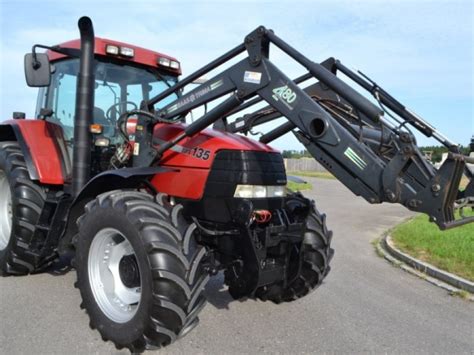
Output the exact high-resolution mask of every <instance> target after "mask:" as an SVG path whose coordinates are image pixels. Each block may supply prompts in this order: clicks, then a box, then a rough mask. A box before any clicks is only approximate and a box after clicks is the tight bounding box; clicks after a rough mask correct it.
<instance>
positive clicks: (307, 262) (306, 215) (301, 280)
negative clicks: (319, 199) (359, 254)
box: [256, 193, 334, 303]
mask: <svg viewBox="0 0 474 355" xmlns="http://www.w3.org/2000/svg"><path fill="white" fill-rule="evenodd" d="M285 210H286V213H287V214H288V216H289V217H290V218H291V219H292V220H293V221H295V222H301V223H302V228H301V231H300V233H301V237H302V240H303V241H302V243H301V244H300V245H294V246H293V249H292V252H291V257H290V258H289V262H288V267H287V275H288V282H287V283H286V284H283V283H277V284H273V285H269V286H264V287H261V288H259V289H258V290H257V292H256V295H257V297H258V298H260V299H261V300H263V301H266V300H269V301H273V302H275V303H280V302H291V301H294V300H297V299H299V298H302V297H304V296H306V295H307V294H309V293H310V292H311V291H313V290H315V289H316V288H317V287H318V286H320V285H321V284H322V282H323V280H324V278H325V277H326V276H327V274H328V273H329V271H330V270H331V267H330V266H329V263H330V261H331V259H332V257H333V255H334V249H332V248H331V239H332V232H331V231H329V230H328V228H327V226H326V215H324V214H321V213H319V211H318V210H317V209H316V206H315V203H314V201H310V200H308V199H306V198H304V197H303V195H301V194H300V193H294V194H292V195H290V196H288V199H287V202H286V206H285Z"/></svg>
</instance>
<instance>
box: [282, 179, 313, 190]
mask: <svg viewBox="0 0 474 355" xmlns="http://www.w3.org/2000/svg"><path fill="white" fill-rule="evenodd" d="M286 186H287V187H288V188H289V189H290V190H292V191H302V190H311V189H312V188H313V185H311V184H310V183H301V184H300V183H297V182H294V181H288V185H286Z"/></svg>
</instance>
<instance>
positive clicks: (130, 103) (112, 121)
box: [105, 101, 138, 125]
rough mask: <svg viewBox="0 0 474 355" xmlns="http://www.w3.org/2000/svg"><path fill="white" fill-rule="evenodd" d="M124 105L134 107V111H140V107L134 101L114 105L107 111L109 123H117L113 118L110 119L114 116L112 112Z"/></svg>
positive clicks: (106, 116) (106, 115) (106, 117)
mask: <svg viewBox="0 0 474 355" xmlns="http://www.w3.org/2000/svg"><path fill="white" fill-rule="evenodd" d="M123 104H126V105H132V106H133V109H134V110H136V109H138V105H137V104H136V103H135V102H133V101H121V102H117V103H116V104H113V105H112V106H110V107H109V109H108V110H107V112H106V113H105V119H106V120H107V121H109V123H110V124H111V125H115V121H114V119H113V118H112V117H110V115H111V114H112V110H113V109H114V108H115V107H116V106H119V105H123Z"/></svg>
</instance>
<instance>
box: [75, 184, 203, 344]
mask: <svg viewBox="0 0 474 355" xmlns="http://www.w3.org/2000/svg"><path fill="white" fill-rule="evenodd" d="M181 211H182V206H181V205H175V206H172V205H171V204H170V203H169V202H168V199H167V198H166V197H165V196H163V195H158V196H157V197H156V198H154V197H152V196H150V195H149V194H146V193H142V192H137V191H121V190H119V191H112V192H108V193H105V194H102V195H99V196H98V197H97V198H96V199H95V200H93V201H91V202H90V203H88V204H87V205H86V212H85V214H84V215H83V216H82V217H81V218H80V219H79V220H78V225H79V233H78V235H77V236H76V237H75V238H74V245H75V248H76V257H75V260H74V265H75V267H76V270H77V283H76V286H77V287H78V288H79V290H80V292H81V296H82V299H83V302H82V304H81V307H82V308H85V310H86V312H87V313H88V314H89V317H90V326H91V327H92V328H95V329H97V330H98V331H99V332H100V333H101V335H102V338H103V339H104V340H110V341H112V342H113V343H114V344H115V345H116V346H117V348H123V347H126V348H128V349H130V351H132V352H141V351H143V350H145V349H152V348H159V347H163V346H166V345H168V344H170V343H172V342H173V341H174V340H176V339H177V338H178V337H181V336H183V335H185V334H186V333H187V332H188V331H190V330H191V329H192V328H193V327H194V326H195V325H196V324H197V322H198V318H197V315H198V313H199V312H200V310H201V309H202V308H203V307H204V305H205V298H204V295H203V289H204V287H205V285H206V283H207V281H208V279H209V275H208V274H207V273H206V272H205V270H204V267H203V260H204V258H205V256H206V250H205V249H204V248H203V247H202V246H199V245H198V244H197V243H196V241H195V236H194V234H195V232H196V226H195V224H194V223H188V222H187V221H186V220H185V219H184V218H183V216H182V214H181Z"/></svg>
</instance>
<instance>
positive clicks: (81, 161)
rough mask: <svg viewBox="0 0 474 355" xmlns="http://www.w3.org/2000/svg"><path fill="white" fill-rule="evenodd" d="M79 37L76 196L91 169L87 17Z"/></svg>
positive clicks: (91, 88) (91, 73)
mask: <svg viewBox="0 0 474 355" xmlns="http://www.w3.org/2000/svg"><path fill="white" fill-rule="evenodd" d="M78 26H79V31H80V34H81V57H80V61H79V74H78V77H77V89H76V112H75V118H74V150H73V162H72V167H73V170H72V193H73V196H74V197H75V196H77V195H78V194H79V192H80V191H81V189H82V188H83V187H84V185H85V184H86V183H87V182H88V181H89V177H90V169H91V141H92V137H91V133H90V125H91V123H92V113H93V109H94V84H95V70H94V46H95V43H94V27H93V26H92V21H91V19H90V18H89V17H85V16H84V17H81V18H80V19H79V22H78Z"/></svg>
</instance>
